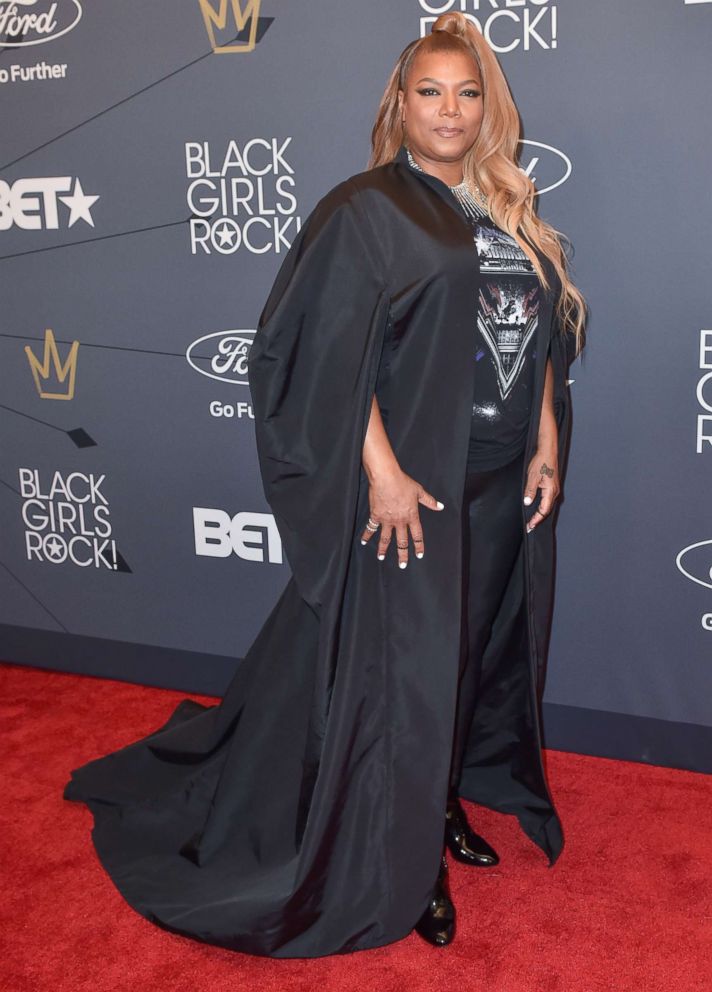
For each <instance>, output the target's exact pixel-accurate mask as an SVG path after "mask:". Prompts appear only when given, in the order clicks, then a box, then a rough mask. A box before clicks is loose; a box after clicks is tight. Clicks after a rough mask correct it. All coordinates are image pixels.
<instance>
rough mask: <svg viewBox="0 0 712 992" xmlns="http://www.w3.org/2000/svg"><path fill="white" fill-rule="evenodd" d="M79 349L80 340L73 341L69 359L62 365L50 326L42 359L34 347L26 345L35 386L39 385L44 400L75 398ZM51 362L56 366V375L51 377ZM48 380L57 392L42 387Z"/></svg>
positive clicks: (46, 334)
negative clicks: (34, 351)
mask: <svg viewBox="0 0 712 992" xmlns="http://www.w3.org/2000/svg"><path fill="white" fill-rule="evenodd" d="M78 349H79V342H78V341H72V347H71V348H70V349H69V354H68V355H67V359H66V361H65V363H64V365H62V363H61V362H60V359H59V352H58V351H57V344H56V342H55V340H54V334H53V333H52V328H51V327H48V328H47V330H46V331H45V339H44V354H43V356H42V361H41V362H40V360H39V358H37V356H36V355H35V354H33V352H32V348H30V346H29V345H28V344H26V345H25V354H26V355H27V360H28V362H29V363H30V369H31V371H32V376H33V378H34V380H35V386H37V392H38V393H39V394H40V396H41V397H42V399H43V400H71V399H74V380H75V377H76V373H77V351H78ZM50 362H51V364H52V366H53V368H54V377H53V378H50ZM43 382H48V384H49V386H50V387H53V388H54V389H55V392H49V391H48V390H46V389H43V388H42V383H43ZM61 385H64V389H63V391H62V392H59V391H58V388H59V386H61Z"/></svg>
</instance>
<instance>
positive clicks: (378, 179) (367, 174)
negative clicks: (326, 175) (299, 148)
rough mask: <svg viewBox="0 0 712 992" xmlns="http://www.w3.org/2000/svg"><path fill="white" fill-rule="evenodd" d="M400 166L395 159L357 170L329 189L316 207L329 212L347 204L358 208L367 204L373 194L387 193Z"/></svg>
mask: <svg viewBox="0 0 712 992" xmlns="http://www.w3.org/2000/svg"><path fill="white" fill-rule="evenodd" d="M398 168H399V163H398V162H395V161H393V162H386V163H385V164H384V165H378V166H376V167H375V168H373V169H366V170H364V171H363V172H355V173H354V174H353V175H351V176H348V178H346V179H342V180H341V181H340V182H338V183H336V185H335V186H332V187H331V189H329V190H327V192H326V193H324V195H323V196H321V197H320V199H319V200H317V202H316V204H315V206H314V209H315V210H319V211H327V212H329V211H330V210H335V209H338V208H339V207H341V206H343V205H347V204H349V205H352V206H356V209H358V205H359V204H362V205H367V204H368V201H369V199H370V198H371V195H372V194H374V193H376V194H378V193H381V194H382V193H387V191H388V188H389V186H391V185H392V183H393V180H394V178H395V177H396V175H397V170H398Z"/></svg>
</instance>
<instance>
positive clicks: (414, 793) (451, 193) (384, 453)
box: [65, 14, 583, 957]
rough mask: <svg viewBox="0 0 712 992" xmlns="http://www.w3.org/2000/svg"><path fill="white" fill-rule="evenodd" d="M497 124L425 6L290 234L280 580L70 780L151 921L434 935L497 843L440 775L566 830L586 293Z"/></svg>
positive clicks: (214, 929)
mask: <svg viewBox="0 0 712 992" xmlns="http://www.w3.org/2000/svg"><path fill="white" fill-rule="evenodd" d="M516 145H517V115H516V110H515V108H514V105H513V103H512V100H511V97H510V96H509V93H508V90H507V87H506V83H505V81H504V77H503V76H502V73H501V70H500V68H499V66H498V63H497V61H496V59H495V57H494V55H493V54H492V52H491V50H490V49H489V47H488V46H487V45H486V44H485V43H484V42H483V40H482V38H481V36H480V35H479V33H478V32H477V31H476V30H475V29H474V28H472V27H471V26H470V25H469V24H468V22H467V21H466V19H465V18H464V17H462V15H459V14H448V15H444V16H443V17H441V18H439V19H438V20H437V21H436V23H435V24H434V26H433V34H432V35H430V36H428V37H427V38H424V39H419V40H418V41H416V42H413V43H412V44H411V45H409V46H408V47H407V48H406V49H405V51H404V52H403V53H402V55H401V57H400V58H399V60H398V62H397V64H396V67H395V69H394V71H393V74H392V76H391V80H390V82H389V84H388V86H387V88H386V92H385V94H384V97H383V101H382V104H381V108H380V111H379V115H378V120H377V123H376V126H375V129H374V136H373V157H372V161H371V163H370V165H371V168H369V169H368V170H367V171H366V172H362V173H360V174H358V175H354V176H352V177H350V178H349V179H347V180H345V181H343V182H341V183H339V184H338V185H337V186H335V187H334V188H333V189H332V190H331V191H329V192H328V193H327V194H326V195H325V196H324V197H323V198H322V199H321V200H320V201H319V203H318V204H317V205H316V207H315V208H314V210H313V211H312V213H311V214H310V215H309V217H308V218H307V220H306V222H305V224H304V225H303V226H302V228H301V230H300V232H299V234H298V236H297V238H296V239H295V242H294V244H293V245H292V247H291V249H290V250H289V252H288V253H287V255H286V256H285V259H284V261H283V263H282V266H281V268H280V270H279V273H278V275H277V278H276V280H275V283H274V286H273V288H272V291H271V293H270V296H269V299H268V300H267V303H266V305H265V308H264V310H263V312H262V315H261V317H260V320H259V323H258V330H257V334H256V336H255V341H254V344H253V347H252V350H251V353H250V359H249V379H250V388H251V392H252V399H253V409H254V414H255V429H256V439H257V450H258V454H259V459H260V469H261V473H262V479H263V483H264V489H265V494H266V496H267V499H268V501H269V503H270V506H271V508H272V511H273V513H274V516H275V520H276V522H277V525H278V527H279V531H280V535H281V537H282V540H283V544H284V548H285V552H286V555H287V559H288V561H289V564H290V566H291V570H292V578H291V579H290V581H289V582H288V584H287V586H286V588H285V589H284V591H283V593H282V595H281V597H280V599H279V601H278V602H277V604H276V605H275V607H274V608H273V610H272V612H271V613H270V615H269V617H268V618H267V620H266V622H265V624H264V626H263V627H262V629H261V630H260V632H259V634H258V636H257V638H256V639H255V641H254V643H253V644H252V646H251V647H250V649H249V651H248V653H247V655H246V657H245V658H244V660H243V661H242V663H241V664H240V666H239V668H238V670H237V673H236V675H235V677H234V679H233V680H232V682H231V684H230V686H229V687H228V690H227V692H226V694H225V697H224V699H223V700H222V701H221V703H220V704H219V705H218V706H212V707H203V706H201V705H199V704H197V703H195V702H193V701H191V700H184V701H183V702H182V703H181V704H180V705H179V706H178V707H177V709H176V710H175V712H174V713H173V715H172V716H171V718H170V719H169V720H168V722H167V723H166V724H165V726H163V727H162V728H160V729H159V730H157V731H156V732H155V733H153V734H151V735H150V736H149V737H147V738H145V739H143V740H140V741H137V742H135V743H133V744H131V745H130V746H128V747H125V748H123V749H122V750H120V751H117V752H115V753H113V754H109V755H106V756H104V757H102V758H99V759H96V760H95V761H92V762H90V763H88V764H86V765H84V766H83V767H81V768H79V769H75V770H74V771H73V773H72V780H71V781H70V782H69V783H68V785H67V787H66V789H65V796H66V798H68V799H74V800H81V801H84V802H86V803H87V804H88V805H89V807H90V808H91V810H92V812H93V813H94V819H95V826H94V830H93V834H92V836H93V840H94V844H95V847H96V850H97V852H98V855H99V857H100V859H101V861H102V863H103V864H104V866H105V867H106V869H107V871H108V872H109V874H110V875H111V877H112V879H113V881H114V882H115V884H116V885H117V887H118V889H119V890H120V891H121V893H122V894H123V895H124V897H125V898H126V900H127V901H128V902H129V903H130V904H131V905H132V906H133V907H134V908H135V909H136V910H137V911H138V912H140V913H142V914H143V915H144V916H146V917H147V918H148V919H150V920H152V921H153V922H155V923H157V924H159V925H160V926H162V927H164V928H165V929H168V930H172V931H175V932H178V933H182V934H184V935H187V936H191V937H194V938H196V939H199V940H203V941H206V942H209V943H214V944H218V945H221V946H225V947H229V948H232V949H234V950H241V951H248V952H250V953H255V954H266V955H271V956H275V957H314V956H319V955H325V954H331V953H340V952H345V951H351V950H358V949H363V948H368V947H377V946H380V945H383V944H386V943H389V942H391V941H394V940H397V939H399V938H401V937H404V936H406V935H407V934H408V933H409V932H410V931H411V930H412V929H413V928H414V927H415V928H416V929H417V930H418V932H419V933H420V934H421V935H422V936H423V937H425V938H426V939H427V940H429V941H430V942H431V943H434V944H446V943H448V942H449V941H450V940H451V939H452V936H453V933H454V908H453V906H452V903H451V900H450V898H449V892H448V888H447V882H446V867H447V863H446V861H445V860H444V859H443V841H444V840H445V842H446V844H447V848H448V850H450V852H451V853H452V854H453V856H455V857H457V858H459V859H460V860H463V861H466V862H467V863H469V864H471V865H476V866H480V867H482V866H487V865H488V864H493V863H495V862H496V860H497V855H496V853H495V852H494V851H493V849H492V848H491V847H490V846H489V845H488V844H487V843H486V842H485V841H484V839H483V838H481V837H479V836H478V835H477V834H476V833H475V832H474V831H473V830H472V829H471V827H470V826H469V825H468V824H467V822H466V820H465V818H464V814H463V811H462V807H460V806H459V804H458V802H457V796H458V794H459V795H460V796H464V797H465V798H467V799H470V800H473V801H476V802H479V803H481V804H483V805H485V806H488V807H490V808H492V809H496V810H499V811H501V812H506V813H512V814H514V815H516V816H517V817H518V819H519V822H520V824H521V826H522V828H523V830H524V831H525V832H526V834H527V835H528V836H529V837H530V838H531V839H532V841H533V842H534V843H536V844H537V845H538V846H539V847H540V848H541V849H542V850H543V851H544V852H545V853H546V855H547V856H548V858H549V862H550V864H553V863H554V861H555V860H556V858H557V857H558V855H559V853H560V850H561V846H562V834H561V826H560V823H559V819H558V816H557V814H556V811H555V809H554V806H553V803H552V800H551V796H550V794H549V790H548V787H547V784H546V780H545V776H544V771H543V766H542V760H541V738H540V726H539V712H538V709H539V700H540V696H541V691H542V679H543V661H544V656H545V650H546V640H547V636H548V623H549V614H550V605H551V578H552V567H553V533H552V515H551V510H552V506H553V505H554V501H555V499H556V497H557V496H558V492H559V487H560V482H559V477H560V469H559V460H560V456H561V454H562V452H563V450H564V447H565V443H566V440H567V437H568V427H569V400H568V396H567V389H566V368H567V367H568V363H569V362H570V360H571V357H572V356H573V354H574V353H575V352H576V350H577V348H578V346H579V345H580V343H581V335H582V322H583V300H582V298H581V296H580V294H579V293H578V291H577V290H576V289H575V288H574V287H573V286H572V285H571V283H570V281H569V280H568V277H567V274H566V270H565V259H564V256H563V253H562V251H561V248H560V244H559V241H558V239H557V237H556V233H555V232H554V231H553V229H551V228H550V227H548V226H547V225H545V224H543V222H541V221H540V220H538V219H537V218H536V217H535V215H534V214H533V212H532V203H533V195H534V191H533V188H532V184H531V182H530V181H529V180H528V178H527V177H526V176H525V175H524V173H522V172H521V170H519V169H518V168H517V166H516V164H515V151H516ZM475 183H477V184H478V185H475ZM452 187H455V189H452ZM478 189H479V191H478ZM496 222H500V223H503V224H505V225H506V224H509V225H510V226H512V228H513V234H514V236H513V237H509V238H508V237H507V235H506V232H505V230H500V229H498V228H497V226H496ZM504 276H506V277H507V278H506V279H505V278H504ZM507 280H509V281H507ZM572 329H573V332H572ZM478 334H480V336H481V337H480V338H478V336H477V335H478ZM488 335H489V336H490V338H491V340H489V343H487V336H488ZM482 336H483V337H482ZM480 340H483V341H485V347H487V348H489V353H488V354H486V353H485V352H484V351H483V354H482V355H480V354H479V351H476V350H475V349H476V348H478V347H479V344H478V342H479V341H480ZM480 350H482V349H480ZM478 356H479V358H478ZM485 358H487V360H488V361H489V362H490V365H491V368H490V369H489V370H488V371H487V372H481V371H480V370H481V369H484V367H485V366H484V364H483V360H484V359H485ZM480 379H481V383H482V388H483V390H484V392H483V393H482V394H481V395H478V393H477V389H478V388H479V383H480ZM493 390H496V392H493ZM480 408H481V412H480ZM505 455H506V458H505ZM510 456H511V457H510ZM503 459H504V464H503V463H502V462H503ZM492 466H495V467H492ZM523 497H528V498H530V499H534V498H539V499H540V501H539V504H538V506H536V507H535V508H534V509H533V512H532V513H531V516H529V518H528V519H527V517H526V514H525V509H524V507H525V504H526V502H527V499H526V498H525V502H524V503H523V502H521V500H522V498H523ZM421 507H422V513H421V512H420V508H421ZM375 534H378V537H377V538H375V539H374V536H373V535H375ZM525 534H526V540H525V539H524V535H525ZM394 536H395V545H396V546H395V547H393V544H394V541H393V538H394ZM411 543H412V545H413V548H414V560H412V559H411V553H410V544H411Z"/></svg>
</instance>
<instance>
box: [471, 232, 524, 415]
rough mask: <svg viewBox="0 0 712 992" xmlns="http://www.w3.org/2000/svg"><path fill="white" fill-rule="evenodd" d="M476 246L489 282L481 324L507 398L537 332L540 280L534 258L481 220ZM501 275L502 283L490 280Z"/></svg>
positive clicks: (482, 294) (482, 298) (484, 288)
mask: <svg viewBox="0 0 712 992" xmlns="http://www.w3.org/2000/svg"><path fill="white" fill-rule="evenodd" d="M475 242H476V244H477V251H478V254H479V257H480V271H481V273H482V276H483V278H484V285H483V286H482V288H481V289H480V300H479V303H480V306H479V314H478V318H477V326H478V329H479V331H480V333H481V334H482V337H483V338H484V340H485V342H486V343H487V345H488V347H489V350H490V352H491V354H492V358H493V360H494V364H495V368H496V371H497V385H498V387H499V394H500V397H501V399H502V400H505V399H506V398H507V396H508V395H509V393H510V392H511V389H512V387H513V386H514V383H515V382H516V380H517V376H518V374H519V372H520V371H521V369H522V366H523V364H524V360H525V354H526V348H527V344H528V343H529V341H530V340H531V338H532V335H533V334H534V333H535V332H536V328H537V323H538V312H539V294H538V280H537V278H536V273H535V271H534V266H533V265H532V263H531V261H530V260H529V258H528V257H527V256H526V254H525V253H524V252H523V251H522V249H521V248H520V247H519V245H518V244H517V242H516V241H515V240H514V238H512V237H511V236H510V235H509V234H507V233H506V232H505V231H502V230H500V229H499V228H497V227H494V226H492V227H490V226H489V225H488V224H487V223H486V222H485V223H482V222H481V223H479V224H478V225H477V229H476V234H475ZM495 274H496V276H497V278H496V279H492V280H488V279H487V278H486V277H487V276H488V275H495Z"/></svg>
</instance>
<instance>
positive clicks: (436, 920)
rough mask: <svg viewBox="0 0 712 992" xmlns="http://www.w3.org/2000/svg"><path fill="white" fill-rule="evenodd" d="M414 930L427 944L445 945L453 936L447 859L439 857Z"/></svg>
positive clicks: (453, 917) (453, 921) (452, 910)
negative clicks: (430, 892) (430, 890)
mask: <svg viewBox="0 0 712 992" xmlns="http://www.w3.org/2000/svg"><path fill="white" fill-rule="evenodd" d="M415 930H416V932H417V933H419V934H420V936H421V937H423V938H424V939H425V940H427V941H428V943H429V944H434V945H435V946H436V947H445V945H446V944H449V943H450V941H451V940H452V938H453V937H454V936H455V907H454V905H453V902H452V899H451V898H450V885H449V883H448V878H447V861H446V860H445V858H444V856H443V857H441V858H440V869H439V871H438V879H437V882H436V883H435V887H434V889H433V895H432V898H431V900H430V902H429V903H428V906H427V907H426V909H425V912H424V913H423V915H422V916H421V917H420V919H419V920H418V922H417V923H416V924H415Z"/></svg>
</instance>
